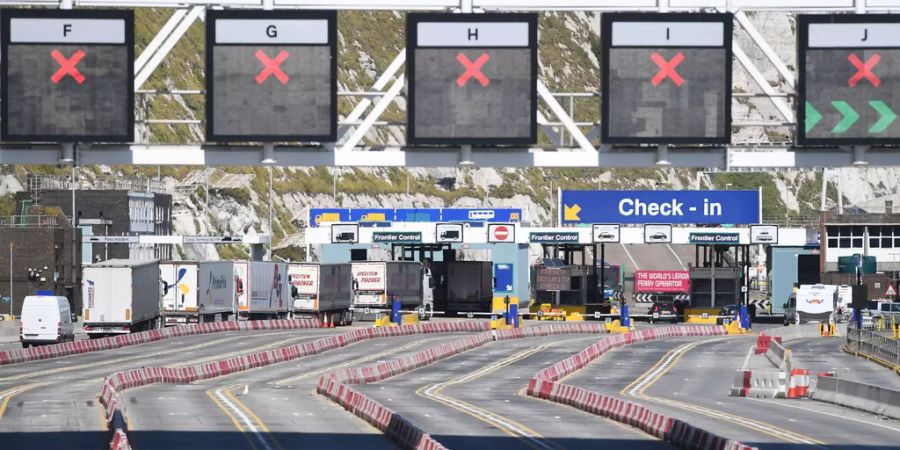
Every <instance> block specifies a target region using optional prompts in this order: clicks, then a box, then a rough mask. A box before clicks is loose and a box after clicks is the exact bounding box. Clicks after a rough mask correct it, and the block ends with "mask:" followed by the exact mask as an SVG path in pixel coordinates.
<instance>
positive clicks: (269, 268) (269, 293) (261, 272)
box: [234, 261, 291, 320]
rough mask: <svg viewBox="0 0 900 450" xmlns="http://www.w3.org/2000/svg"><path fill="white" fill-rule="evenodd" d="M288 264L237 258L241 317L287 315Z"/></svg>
mask: <svg viewBox="0 0 900 450" xmlns="http://www.w3.org/2000/svg"><path fill="white" fill-rule="evenodd" d="M290 289H291V284H290V280H289V279H288V274H287V264H283V263H274V262H264V261H235V262H234V304H235V305H237V311H238V319H239V320H257V319H283V318H286V317H287V316H288V313H289V311H290V307H291V302H290V292H291V291H290Z"/></svg>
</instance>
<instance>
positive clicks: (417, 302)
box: [352, 261, 434, 320]
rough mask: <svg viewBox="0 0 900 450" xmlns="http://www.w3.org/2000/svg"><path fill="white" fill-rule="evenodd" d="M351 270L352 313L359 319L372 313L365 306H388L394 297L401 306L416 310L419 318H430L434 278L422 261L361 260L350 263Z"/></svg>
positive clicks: (378, 307) (365, 317)
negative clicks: (368, 312) (367, 311)
mask: <svg viewBox="0 0 900 450" xmlns="http://www.w3.org/2000/svg"><path fill="white" fill-rule="evenodd" d="M352 274H353V275H352V276H353V281H352V283H353V285H352V286H353V309H354V315H355V316H356V317H357V318H360V320H364V319H367V318H370V317H374V316H373V315H372V314H367V313H366V312H365V310H367V309H390V308H391V305H392V302H393V301H394V300H400V305H401V308H402V309H403V310H407V311H409V310H417V311H419V318H420V319H422V320H427V319H429V318H431V316H432V314H433V311H434V291H433V290H434V279H433V278H432V276H431V271H430V270H429V269H427V268H425V266H423V265H422V263H419V262H410V261H360V262H354V263H352ZM361 310H362V311H361Z"/></svg>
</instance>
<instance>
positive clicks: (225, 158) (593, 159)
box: [0, 0, 900, 170]
mask: <svg viewBox="0 0 900 450" xmlns="http://www.w3.org/2000/svg"><path fill="white" fill-rule="evenodd" d="M16 5H17V6H46V7H57V8H61V9H70V8H73V7H124V8H151V7H165V8H174V9H175V13H174V14H173V15H172V16H171V17H170V18H169V19H168V21H167V22H166V23H165V24H164V25H163V27H162V28H161V29H160V30H159V32H158V33H157V34H156V36H155V37H154V38H153V39H152V40H151V41H150V43H149V44H148V45H147V47H146V48H145V49H144V51H143V52H142V53H141V54H140V55H139V56H138V57H137V59H136V60H135V67H134V69H135V78H134V89H135V92H136V93H138V94H140V95H156V94H171V95H202V94H203V93H202V91H172V92H155V91H146V90H142V89H141V88H142V85H143V84H144V82H145V81H146V80H147V79H148V78H149V77H150V76H151V74H152V73H153V72H154V71H155V70H156V69H157V68H158V67H159V65H160V63H161V62H162V61H163V59H164V58H165V57H166V55H168V53H169V52H170V51H171V50H172V48H173V47H174V46H175V44H177V42H178V41H179V40H180V39H181V38H182V36H184V34H185V32H187V30H188V29H189V28H190V26H191V25H193V24H194V22H196V21H197V20H198V19H199V20H204V18H205V11H206V9H207V8H213V9H219V8H244V9H338V10H401V11H448V12H463V13H467V12H475V13H478V12H485V11H586V12H606V11H639V12H674V11H693V12H726V11H727V12H732V13H734V20H735V21H736V22H737V24H738V25H740V26H739V27H738V26H736V27H735V30H742V31H741V32H743V33H745V34H746V36H747V37H749V38H750V40H751V41H752V42H753V43H754V44H755V45H756V46H757V47H758V49H759V50H760V51H761V52H762V54H764V55H765V56H766V58H767V59H768V61H769V63H771V64H772V66H773V67H774V68H775V71H776V72H777V74H778V75H779V76H780V77H781V78H783V80H784V84H785V85H786V87H788V88H789V89H791V91H793V89H794V86H795V85H796V79H795V74H794V73H792V72H791V70H790V69H789V68H788V64H787V63H785V62H784V61H783V60H782V59H781V57H780V56H778V55H777V54H776V53H775V51H774V49H773V47H772V46H771V45H770V44H769V43H768V42H767V41H766V39H765V38H764V37H763V36H762V35H761V34H760V33H759V31H758V30H757V29H756V27H755V26H754V25H753V23H752V22H751V21H750V19H749V18H748V17H747V14H746V12H764V11H780V12H789V13H856V14H864V13H885V12H898V11H900V0H216V1H211V0H0V7H8V6H16ZM732 50H733V53H734V57H735V58H736V59H737V60H738V62H739V63H740V65H741V66H742V67H743V68H744V69H745V70H746V71H747V73H748V74H749V76H750V79H751V80H753V82H754V83H755V84H756V85H757V87H758V88H759V91H760V92H758V93H750V94H746V93H735V95H734V97H766V98H768V99H769V100H770V101H771V102H772V104H773V106H774V108H775V110H776V111H777V112H778V113H779V114H780V115H781V120H778V121H774V122H773V121H744V122H740V121H735V126H736V127H746V126H755V127H760V126H761V127H769V126H782V127H784V126H791V127H792V126H795V125H796V117H795V113H794V109H793V108H792V107H791V105H790V104H789V102H788V98H789V97H790V96H792V95H793V92H779V91H777V90H776V89H775V88H774V87H773V83H772V81H776V82H775V83H774V84H776V85H777V84H779V83H778V80H769V79H767V78H766V76H765V75H764V73H763V72H762V71H761V70H760V69H759V68H758V67H757V66H756V64H755V63H754V61H753V60H752V59H751V58H750V57H749V56H748V55H747V53H746V52H745V50H744V49H743V48H742V47H741V46H740V45H739V44H738V41H737V40H735V41H734V43H733V49H732ZM405 59H406V50H405V49H401V50H400V51H399V52H398V54H397V56H396V57H395V58H394V60H393V61H392V62H391V64H390V65H389V66H388V67H387V68H386V69H385V71H384V72H383V73H381V74H380V75H379V76H378V78H377V79H376V80H375V82H374V84H373V85H372V86H371V88H369V89H368V90H367V91H364V92H341V93H339V95H342V96H350V97H356V98H359V101H358V102H357V103H356V105H355V107H354V108H353V110H352V112H351V113H350V114H349V115H347V117H345V118H343V119H342V120H340V121H339V127H338V141H337V142H336V143H322V144H316V145H310V146H275V145H273V144H271V143H267V144H260V145H244V146H235V145H231V146H222V145H148V144H134V145H115V144H112V145H107V144H95V145H92V144H90V143H79V144H76V145H72V144H64V145H58V144H57V145H53V144H47V145H27V144H26V145H18V144H17V145H0V164H60V163H62V164H73V163H77V164H79V165H89V164H136V165H207V166H210V165H222V166H226V165H228V166H235V165H261V164H263V165H273V164H277V165H281V166H359V167H402V166H409V167H453V166H459V165H463V166H469V165H474V166H481V167H587V168H589V167H596V168H612V167H624V168H632V167H688V168H698V167H700V168H715V169H720V170H753V169H766V168H785V169H790V168H818V167H846V166H865V165H874V166H900V149H890V148H886V149H870V148H868V147H866V146H842V147H833V148H822V147H816V148H794V147H793V146H792V145H791V144H784V143H781V144H779V143H775V144H772V143H758V144H734V145H728V146H706V147H678V146H666V145H660V146H654V147H646V146H645V147H619V146H610V145H605V144H601V145H600V146H599V147H598V146H595V145H594V143H593V142H592V139H593V138H595V137H596V134H597V133H596V124H593V123H586V122H576V121H575V119H574V117H573V115H572V114H571V107H570V111H567V110H566V109H565V108H564V107H563V105H562V104H561V103H560V101H559V99H561V98H568V99H570V101H571V99H572V98H574V97H582V96H596V93H594V92H581V93H579V92H575V93H553V92H551V91H550V90H549V89H548V88H547V87H546V85H544V83H543V82H541V81H539V82H538V95H539V97H540V99H541V100H543V108H541V109H539V112H538V117H537V120H538V124H539V125H540V126H541V127H542V128H543V129H544V131H545V134H546V135H547V136H548V137H549V138H550V139H552V140H554V141H555V143H554V144H555V145H553V146H550V147H542V146H535V147H531V148H509V147H499V148H487V147H472V146H457V147H444V148H413V147H405V146H401V145H377V144H372V145H368V144H365V143H364V139H365V137H366V136H367V135H368V134H369V132H370V131H372V130H373V129H374V128H375V127H380V126H386V125H387V126H389V125H391V124H387V123H385V122H383V121H379V119H380V117H381V115H382V113H383V112H384V111H385V110H387V108H388V107H389V106H390V105H391V103H393V102H394V101H395V100H396V99H397V98H398V97H400V95H401V94H402V92H403V88H404V87H405V83H406V80H405V75H404V71H402V70H401V68H402V67H403V65H404V63H405ZM598 84H599V79H598ZM598 108H599V105H598ZM155 123H156V124H197V123H199V121H197V120H190V119H170V118H156V119H148V118H142V119H141V120H137V121H136V125H135V126H136V127H137V128H139V130H136V131H141V128H142V127H146V126H148V125H150V124H155ZM584 127H590V128H591V130H590V132H588V133H587V134H586V133H585V132H584V130H583V128H584ZM145 134H146V133H140V132H136V133H135V136H142V135H145ZM566 135H567V136H568V139H562V137H563V136H566ZM566 141H568V142H566ZM567 143H568V144H569V145H567Z"/></svg>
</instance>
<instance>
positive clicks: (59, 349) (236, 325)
mask: <svg viewBox="0 0 900 450" xmlns="http://www.w3.org/2000/svg"><path fill="white" fill-rule="evenodd" d="M320 326H321V325H320V324H319V322H318V321H315V320H310V319H296V320H256V321H247V322H211V323H201V324H193V325H185V326H178V327H170V328H164V329H161V330H149V331H141V332H138V333H131V334H123V335H119V336H109V337H105V338H101V339H90V340H85V341H76V342H65V343H62V344H52V345H45V346H40V347H31V348H28V349H20V350H8V351H3V352H0V366H2V365H7V364H16V363H22V362H30V361H37V360H42V359H50V358H59V357H62V356H69V355H76V354H81V353H90V352H96V351H101V350H111V349H116V348H122V347H128V346H132V345H138V344H146V343H149V342H156V341H161V340H163V339H169V338H173V337H182V336H191V335H197V334H209V333H221V332H226V331H242V330H292V329H307V328H319V327H320Z"/></svg>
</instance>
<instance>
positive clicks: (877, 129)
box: [869, 100, 897, 133]
mask: <svg viewBox="0 0 900 450" xmlns="http://www.w3.org/2000/svg"><path fill="white" fill-rule="evenodd" d="M869 105H870V106H871V107H872V109H874V110H875V111H878V114H879V115H880V116H881V118H880V119H878V122H875V125H872V128H869V133H881V132H882V131H884V130H886V129H887V127H889V126H890V125H891V123H893V122H894V119H896V118H897V115H896V114H894V111H891V108H889V107H888V105H887V104H886V103H884V102H883V101H881V100H872V101H870V102H869Z"/></svg>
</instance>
